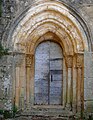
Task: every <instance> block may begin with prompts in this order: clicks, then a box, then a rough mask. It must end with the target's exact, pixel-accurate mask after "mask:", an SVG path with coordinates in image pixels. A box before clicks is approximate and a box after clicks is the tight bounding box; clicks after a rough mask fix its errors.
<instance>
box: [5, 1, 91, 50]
mask: <svg viewBox="0 0 93 120" xmlns="http://www.w3.org/2000/svg"><path fill="white" fill-rule="evenodd" d="M73 11H74V10H73V9H71V8H70V7H69V6H68V5H66V4H65V3H61V2H58V1H45V3H44V4H42V3H41V2H40V3H38V4H34V5H33V6H31V7H29V8H28V9H27V10H26V11H25V12H23V14H21V15H20V16H19V17H18V19H17V20H16V22H14V23H13V24H14V25H13V26H12V28H11V30H10V34H9V36H8V42H7V44H8V45H9V44H10V42H11V40H12V45H14V46H15V43H18V42H19V40H18V38H16V34H17V36H19V39H20V38H22V36H24V39H23V38H22V40H21V39H20V41H25V39H26V41H27V40H29V39H27V38H28V36H30V35H31V34H30V33H31V30H34V29H36V28H38V27H39V26H41V25H42V24H43V25H44V23H45V22H48V20H49V21H52V22H53V23H54V24H59V26H60V24H61V28H64V29H65V30H66V32H67V33H71V36H72V37H73V39H78V40H73V41H74V42H76V44H77V45H76V48H74V49H77V47H78V44H79V45H80V46H81V43H82V47H85V48H84V49H86V50H90V49H91V42H89V40H90V39H89V36H90V35H88V34H87V35H86V32H87V33H88V32H89V31H88V28H87V27H86V26H85V23H84V21H83V19H82V20H81V17H80V16H79V15H78V14H77V13H76V12H75V11H74V12H73ZM38 18H39V19H38ZM81 24H83V25H81ZM33 26H34V27H33ZM55 26H56V25H55ZM27 28H28V29H27ZM30 28H31V29H30ZM85 29H86V32H85ZM22 30H23V31H22ZM73 31H74V32H73ZM27 33H28V34H27ZM81 34H82V35H81ZM21 35H22V36H21ZM75 36H76V38H75ZM15 38H16V39H15ZM78 41H80V42H78ZM79 51H83V48H82V50H79ZM75 52H76V51H75Z"/></svg>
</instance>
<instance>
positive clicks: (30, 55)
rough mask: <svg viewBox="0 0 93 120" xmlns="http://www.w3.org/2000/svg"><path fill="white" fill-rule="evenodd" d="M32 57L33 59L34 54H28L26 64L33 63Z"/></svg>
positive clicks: (28, 65)
mask: <svg viewBox="0 0 93 120" xmlns="http://www.w3.org/2000/svg"><path fill="white" fill-rule="evenodd" d="M32 59H33V55H32V54H26V66H27V67H30V66H31V64H32Z"/></svg>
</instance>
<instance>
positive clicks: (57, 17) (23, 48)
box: [7, 0, 91, 109]
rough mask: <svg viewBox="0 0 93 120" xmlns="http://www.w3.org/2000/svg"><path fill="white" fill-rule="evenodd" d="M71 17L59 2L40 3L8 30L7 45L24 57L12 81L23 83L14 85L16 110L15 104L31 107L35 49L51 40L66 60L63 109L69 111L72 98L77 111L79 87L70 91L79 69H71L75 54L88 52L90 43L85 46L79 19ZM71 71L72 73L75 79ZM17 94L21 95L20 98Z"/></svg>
mask: <svg viewBox="0 0 93 120" xmlns="http://www.w3.org/2000/svg"><path fill="white" fill-rule="evenodd" d="M49 13H50V14H49ZM72 13H74V14H75V12H72V11H71V9H69V7H68V6H67V5H65V4H62V3H61V2H58V1H50V0H49V1H45V2H44V3H42V2H40V3H39V4H34V6H31V7H30V8H29V9H27V11H26V12H25V14H24V13H23V14H22V15H21V16H19V18H18V19H19V20H17V23H16V24H15V25H14V26H13V28H11V30H10V34H9V36H8V43H7V44H8V45H9V44H10V43H12V45H10V46H11V47H12V50H13V52H15V51H16V52H21V53H22V54H23V55H24V56H25V60H24V65H23V64H22V65H23V66H21V67H20V66H17V68H16V69H17V73H18V72H20V74H21V75H19V74H18V77H17V76H16V79H15V80H16V81H17V80H18V81H20V80H23V82H24V84H22V83H20V84H21V85H19V84H18V85H17V88H16V92H15V93H16V95H15V96H16V104H17V106H19V100H21V101H20V102H21V103H22V106H21V107H24V103H25V101H26V104H27V106H30V105H33V101H34V59H35V58H34V53H35V49H36V47H37V46H38V44H39V43H40V42H43V41H46V40H48V39H52V40H54V41H56V42H58V43H59V44H60V46H61V47H62V48H63V52H64V56H65V58H66V59H64V91H65V92H64V106H65V107H69V106H70V107H72V106H73V101H74V100H72V99H73V96H74V97H75V99H76V101H78V102H76V101H75V103H74V106H75V107H76V106H77V107H80V99H81V98H80V88H81V86H80V84H79V85H76V86H74V88H73V78H75V79H74V81H76V80H77V81H79V82H80V80H81V78H82V77H81V73H82V66H80V65H78V70H77V67H75V66H76V65H77V64H78V62H79V61H78V57H76V56H75V54H81V52H84V51H85V50H86V51H89V50H91V43H90V42H88V37H87V35H86V34H85V31H84V28H83V27H82V25H81V24H80V21H82V20H81V18H80V20H78V19H77V17H79V15H77V14H75V15H76V16H77V17H76V16H74V15H73V14H72ZM82 24H83V21H82ZM65 63H66V64H65ZM73 71H75V73H76V76H77V79H76V76H74V72H73ZM17 73H16V74H17ZM22 74H23V75H22ZM82 74H83V73H82ZM82 79H83V78H82ZM82 81H83V80H82ZM14 83H15V82H14ZM75 84H76V83H75ZM15 87H16V85H15ZM76 89H77V91H76ZM18 91H20V92H18ZM23 91H25V92H23ZM73 91H76V92H77V95H76V93H75V94H73V96H72V93H73ZM20 93H22V98H21V97H20V96H21V94H20ZM76 96H77V98H76ZM78 96H79V98H78ZM29 104H30V105H29ZM70 104H71V105H70ZM71 109H72V108H71ZM75 109H77V108H75Z"/></svg>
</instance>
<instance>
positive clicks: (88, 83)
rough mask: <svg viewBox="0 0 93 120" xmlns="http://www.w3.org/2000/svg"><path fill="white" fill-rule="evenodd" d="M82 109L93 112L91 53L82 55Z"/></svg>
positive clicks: (92, 55) (92, 63) (92, 65)
mask: <svg viewBox="0 0 93 120" xmlns="http://www.w3.org/2000/svg"><path fill="white" fill-rule="evenodd" d="M84 69H85V72H84V102H85V104H84V107H85V110H86V111H87V112H93V53H91V52H85V54H84Z"/></svg>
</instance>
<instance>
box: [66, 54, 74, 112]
mask: <svg viewBox="0 0 93 120" xmlns="http://www.w3.org/2000/svg"><path fill="white" fill-rule="evenodd" d="M66 62H67V87H66V88H67V105H66V106H67V107H68V108H70V109H71V110H72V98H73V74H72V67H73V56H68V57H67V59H66Z"/></svg>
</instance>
